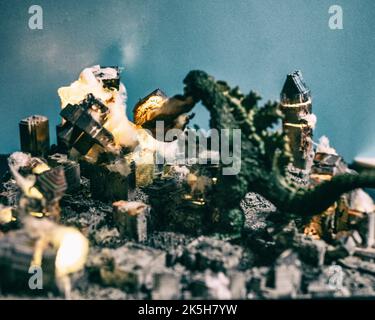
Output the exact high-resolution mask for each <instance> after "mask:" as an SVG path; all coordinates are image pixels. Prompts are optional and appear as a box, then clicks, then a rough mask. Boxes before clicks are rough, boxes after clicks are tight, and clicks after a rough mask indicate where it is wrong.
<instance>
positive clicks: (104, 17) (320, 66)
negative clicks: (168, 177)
mask: <svg viewBox="0 0 375 320" xmlns="http://www.w3.org/2000/svg"><path fill="white" fill-rule="evenodd" d="M0 2H1V9H0V14H1V19H0V40H1V45H0V67H1V69H0V70H1V76H0V153H8V152H12V151H15V150H17V149H18V148H19V141H18V121H19V120H20V119H21V118H23V117H26V116H28V115H31V114H43V115H46V116H48V117H49V119H50V123H51V135H52V140H54V125H55V124H56V123H58V122H59V117H58V112H59V99H58V96H57V92H56V91H57V89H58V88H59V87H60V86H63V85H68V84H69V83H71V82H72V81H73V80H75V79H76V78H77V77H78V74H79V72H80V71H81V70H82V69H83V68H84V67H87V66H90V65H93V64H102V65H120V66H124V71H123V73H122V81H123V82H124V83H125V85H126V87H127V90H128V96H129V98H128V114H129V116H130V115H131V110H132V108H133V106H134V104H135V102H136V101H137V100H138V99H139V98H141V97H142V96H144V95H146V94H147V93H149V92H150V91H152V90H153V89H155V88H157V87H159V88H161V89H162V90H164V91H165V92H166V93H167V94H168V95H173V94H176V93H180V92H181V91H182V80H183V78H184V76H185V75H186V74H187V72H188V71H189V70H191V69H197V68H199V69H203V70H205V71H207V72H209V73H211V74H212V75H214V76H215V77H216V78H219V79H223V80H226V81H228V82H229V83H230V84H233V85H237V84H238V85H239V86H240V87H241V89H242V90H243V91H244V92H248V91H249V90H250V89H254V90H257V91H258V92H259V93H260V94H261V95H262V96H263V98H264V100H267V99H278V96H279V92H280V90H281V87H282V84H283V81H284V78H285V75H286V74H287V73H288V72H291V71H293V70H294V69H301V70H302V72H303V75H304V78H305V80H306V82H307V84H308V86H309V87H310V88H311V90H312V94H313V108H314V113H315V114H316V115H317V117H318V124H317V128H316V130H315V138H316V139H317V138H318V137H319V136H320V135H323V134H324V135H327V136H328V137H329V138H330V140H331V143H332V144H333V146H334V147H335V148H336V149H337V151H338V152H339V153H341V154H342V155H344V156H345V158H346V160H347V161H349V162H350V161H351V160H352V158H353V157H354V156H356V155H359V154H361V155H370V156H371V155H372V156H375V144H374V138H375V126H374V120H375V80H374V74H375V60H374V50H375V37H374V24H375V23H374V21H373V17H374V16H375V1H371V0H368V1H366V0H361V1H349V0H348V1H346V0H335V1H334V0H332V1H327V0H315V1H303V0H283V1H280V0H274V1H271V0H262V1H260V0H259V1H251V0H247V1H245V0H244V1H239V0H231V1H221V0H215V1H214V0H190V1H177V0H174V1H172V0H153V1H151V0H150V1H146V0H145V1H140V0H133V1H123V0H122V1H115V0H108V1H102V0H101V1H97V0H90V1H88V0H85V1H73V0H68V1H51V0H49V1H47V0H37V1H27V0H26V1H21V0H12V1H11V0H1V1H0ZM32 4H38V5H40V6H42V8H43V13H44V28H43V30H30V29H29V28H28V19H29V17H30V14H29V13H28V8H29V7H30V6H31V5H32ZM333 4H338V5H340V6H341V7H342V9H343V21H344V29H343V30H331V29H330V28H329V27H328V20H329V17H330V15H329V13H328V8H329V7H330V6H331V5H333ZM196 113H197V116H196V118H195V122H196V123H198V124H199V125H200V126H202V127H205V126H207V123H208V114H207V112H206V111H205V110H204V109H203V108H198V109H197V110H196Z"/></svg>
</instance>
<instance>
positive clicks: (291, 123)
mask: <svg viewBox="0 0 375 320" xmlns="http://www.w3.org/2000/svg"><path fill="white" fill-rule="evenodd" d="M280 96H281V106H280V107H281V110H282V112H283V113H284V119H283V129H284V131H285V133H286V135H287V136H288V138H289V145H290V149H291V151H292V155H293V164H294V166H295V167H297V168H300V169H309V168H310V167H311V164H312V157H313V144H312V134H313V127H314V124H315V116H314V115H313V114H312V113H311V112H312V105H311V95H310V90H309V89H308V88H307V86H306V84H305V82H304V80H303V78H302V74H301V72H300V71H295V72H293V73H291V74H288V75H287V77H286V80H285V83H284V86H283V89H282V91H281V95H280Z"/></svg>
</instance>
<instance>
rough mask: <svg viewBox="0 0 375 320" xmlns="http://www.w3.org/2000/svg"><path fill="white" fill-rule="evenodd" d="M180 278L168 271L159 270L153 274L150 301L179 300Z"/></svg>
mask: <svg viewBox="0 0 375 320" xmlns="http://www.w3.org/2000/svg"><path fill="white" fill-rule="evenodd" d="M180 280H181V277H180V276H179V275H178V274H176V273H175V272H171V271H170V270H168V269H166V270H161V271H158V272H155V273H154V276H153V288H152V299H153V300H174V299H179V298H180V295H181V293H180V291H181V284H180Z"/></svg>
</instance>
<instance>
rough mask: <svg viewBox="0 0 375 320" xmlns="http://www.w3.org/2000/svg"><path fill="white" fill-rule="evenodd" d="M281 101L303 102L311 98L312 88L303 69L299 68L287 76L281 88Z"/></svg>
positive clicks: (289, 102) (290, 102)
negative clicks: (303, 74)
mask: <svg viewBox="0 0 375 320" xmlns="http://www.w3.org/2000/svg"><path fill="white" fill-rule="evenodd" d="M280 97H281V103H288V104H294V103H301V102H306V101H307V100H308V99H309V98H310V89H309V88H308V87H307V86H306V84H305V82H304V80H303V77H302V73H301V71H299V70H297V71H294V72H293V73H290V74H288V75H287V76H286V80H285V83H284V86H283V89H282V90H281V94H280Z"/></svg>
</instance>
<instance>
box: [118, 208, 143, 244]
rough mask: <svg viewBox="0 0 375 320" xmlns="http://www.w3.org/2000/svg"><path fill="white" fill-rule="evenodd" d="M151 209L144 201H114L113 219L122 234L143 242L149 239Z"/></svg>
mask: <svg viewBox="0 0 375 320" xmlns="http://www.w3.org/2000/svg"><path fill="white" fill-rule="evenodd" d="M149 211H150V208H149V206H147V205H146V204H144V203H142V202H136V201H117V202H114V203H113V220H114V221H115V224H116V226H117V228H118V229H119V231H120V234H121V235H123V236H127V237H129V238H131V239H134V240H136V241H138V242H143V241H146V239H147V217H148V214H149Z"/></svg>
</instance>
